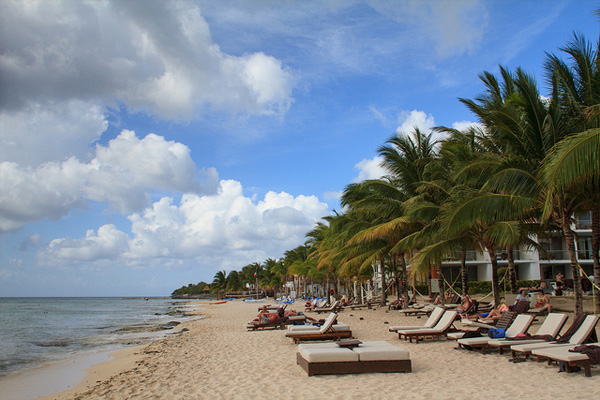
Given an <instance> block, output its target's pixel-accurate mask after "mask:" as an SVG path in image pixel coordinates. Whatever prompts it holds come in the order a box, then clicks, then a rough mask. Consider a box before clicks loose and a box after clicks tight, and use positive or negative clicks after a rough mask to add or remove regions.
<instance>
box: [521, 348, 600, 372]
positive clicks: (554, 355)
mask: <svg viewBox="0 0 600 400" xmlns="http://www.w3.org/2000/svg"><path fill="white" fill-rule="evenodd" d="M590 345H592V346H600V343H590ZM575 347H576V346H560V347H545V348H543V349H538V350H533V351H532V352H531V354H532V355H534V356H536V357H537V360H538V362H539V361H541V360H542V359H544V358H546V359H548V364H551V363H552V361H556V362H560V361H562V362H564V363H565V364H566V366H567V372H569V370H570V367H575V366H577V367H581V368H583V370H584V373H585V376H587V377H590V376H592V371H591V369H590V367H591V366H592V365H594V364H599V363H600V361H593V360H592V359H590V357H589V356H588V355H587V354H584V353H579V352H572V351H570V350H572V349H574V348H575Z"/></svg>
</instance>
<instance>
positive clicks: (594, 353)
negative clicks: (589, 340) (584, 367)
mask: <svg viewBox="0 0 600 400" xmlns="http://www.w3.org/2000/svg"><path fill="white" fill-rule="evenodd" d="M569 351H570V352H572V353H582V354H585V355H586V356H588V357H589V359H590V360H592V362H593V363H594V364H598V363H600V346H596V345H585V344H582V345H580V346H575V347H574V348H572V349H569Z"/></svg>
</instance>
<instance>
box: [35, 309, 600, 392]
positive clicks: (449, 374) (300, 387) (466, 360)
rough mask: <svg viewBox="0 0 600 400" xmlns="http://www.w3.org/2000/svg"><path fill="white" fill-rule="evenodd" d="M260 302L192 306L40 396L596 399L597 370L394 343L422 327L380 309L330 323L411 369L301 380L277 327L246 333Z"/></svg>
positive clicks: (448, 345)
mask: <svg viewBox="0 0 600 400" xmlns="http://www.w3.org/2000/svg"><path fill="white" fill-rule="evenodd" d="M260 304H261V303H243V302H241V301H234V302H228V303H226V304H219V305H208V304H206V303H201V307H200V308H199V310H198V312H199V313H201V314H203V315H204V316H205V318H204V319H201V320H196V321H192V322H189V323H185V324H182V326H180V327H179V328H178V329H179V330H182V332H181V333H179V334H176V335H172V336H169V337H167V338H165V339H161V340H158V341H156V342H153V343H151V344H148V345H145V346H141V347H137V348H133V349H127V350H124V351H122V352H120V353H119V354H117V357H116V359H114V360H111V361H108V362H106V363H101V364H98V365H95V366H93V367H91V368H89V369H88V370H87V372H88V375H87V377H86V379H85V380H84V381H83V382H81V384H79V385H78V386H76V387H74V388H72V389H70V390H68V391H65V392H60V393H57V394H54V395H50V396H44V397H42V398H40V399H43V400H51V399H53V400H65V399H78V400H92V399H115V400H116V399H119V400H121V399H204V398H206V399H208V398H217V399H248V398H258V397H269V398H290V399H304V398H311V397H319V398H335V399H357V398H369V399H390V398H392V399H393V398H411V399H442V398H467V399H489V398H520V399H529V398H540V397H542V398H548V397H550V396H552V398H556V399H574V398H576V399H594V398H600V368H598V367H594V368H593V369H592V377H591V378H586V377H585V376H584V375H583V373H581V372H579V373H571V374H567V373H558V368H557V366H555V365H553V366H548V365H546V363H537V362H534V361H528V362H523V363H519V364H513V363H511V362H508V361H507V360H508V358H509V357H508V356H506V355H499V354H497V353H492V354H486V355H482V354H480V353H478V352H471V351H466V350H455V349H454V347H455V346H456V343H455V342H453V341H448V340H445V339H443V340H430V339H428V340H427V341H425V342H424V343H419V344H415V343H408V342H405V341H399V340H398V338H397V336H396V335H395V334H392V333H390V332H388V326H389V325H390V324H391V325H398V324H422V323H424V322H425V318H424V317H423V318H417V317H404V316H401V315H400V314H399V313H398V312H397V311H389V312H388V311H387V309H386V308H379V309H376V310H368V309H365V310H345V311H342V312H340V314H339V320H340V321H343V322H345V323H347V324H349V325H350V326H351V327H352V331H353V335H354V337H356V338H358V339H360V340H363V341H371V340H386V341H388V342H390V343H392V344H395V345H398V346H400V347H402V348H405V349H407V350H409V351H410V354H411V359H412V366H413V372H412V373H378V374H377V373H375V374H355V375H325V376H317V377H308V376H307V374H306V372H305V371H304V370H303V369H302V368H301V367H299V366H298V365H296V361H295V355H296V347H297V346H296V345H295V344H293V342H292V340H291V339H289V338H286V337H285V335H284V331H282V330H263V331H250V332H248V331H247V330H246V328H245V325H246V322H248V321H250V320H251V319H252V318H253V317H254V316H255V315H256V313H257V312H256V311H257V308H258V307H259V306H260ZM290 308H294V307H293V306H291V307H290ZM297 308H299V307H297ZM315 316H316V314H315ZM321 317H323V314H321ZM571 319H572V318H570V320H571ZM540 323H541V322H536V323H535V324H534V326H532V328H531V330H532V331H533V332H535V330H536V329H537V326H539V324H540ZM567 325H568V323H567Z"/></svg>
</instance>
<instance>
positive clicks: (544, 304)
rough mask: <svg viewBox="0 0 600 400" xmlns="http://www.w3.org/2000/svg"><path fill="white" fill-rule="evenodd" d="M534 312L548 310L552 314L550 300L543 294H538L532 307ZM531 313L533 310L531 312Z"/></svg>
mask: <svg viewBox="0 0 600 400" xmlns="http://www.w3.org/2000/svg"><path fill="white" fill-rule="evenodd" d="M533 309H534V310H535V311H542V310H548V312H552V306H551V305H550V299H549V298H548V296H546V294H545V293H544V292H540V294H538V295H537V298H536V299H535V305H534V306H533ZM532 311H533V310H532Z"/></svg>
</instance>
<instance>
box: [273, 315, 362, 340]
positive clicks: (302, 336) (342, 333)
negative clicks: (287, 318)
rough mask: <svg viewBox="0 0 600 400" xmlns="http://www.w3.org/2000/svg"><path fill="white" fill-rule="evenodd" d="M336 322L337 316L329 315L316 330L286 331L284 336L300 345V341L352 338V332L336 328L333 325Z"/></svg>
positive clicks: (344, 328)
mask: <svg viewBox="0 0 600 400" xmlns="http://www.w3.org/2000/svg"><path fill="white" fill-rule="evenodd" d="M336 320H337V314H336V313H331V314H329V316H328V317H327V319H326V320H325V323H324V324H323V325H322V326H321V327H320V328H318V330H312V329H309V330H288V332H286V334H285V336H286V337H290V338H292V339H293V340H294V343H300V341H302V340H329V339H333V340H340V339H343V338H350V337H352V331H351V330H350V327H349V326H347V325H346V326H345V327H337V328H336V326H335V325H334V322H335V321H336ZM315 328H317V327H315Z"/></svg>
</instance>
